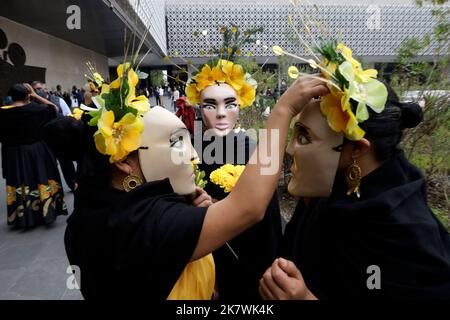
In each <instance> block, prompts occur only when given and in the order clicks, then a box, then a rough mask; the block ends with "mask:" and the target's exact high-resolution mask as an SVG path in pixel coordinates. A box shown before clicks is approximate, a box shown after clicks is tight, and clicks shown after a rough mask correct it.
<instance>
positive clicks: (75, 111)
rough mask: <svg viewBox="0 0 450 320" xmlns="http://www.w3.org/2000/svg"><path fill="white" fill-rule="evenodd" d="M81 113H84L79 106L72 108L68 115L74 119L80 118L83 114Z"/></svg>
mask: <svg viewBox="0 0 450 320" xmlns="http://www.w3.org/2000/svg"><path fill="white" fill-rule="evenodd" d="M83 113H84V111H83V110H81V109H80V108H74V109H73V110H72V114H71V115H70V116H71V117H73V118H75V119H77V120H80V119H81V117H82V116H83Z"/></svg>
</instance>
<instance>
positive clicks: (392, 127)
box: [360, 83, 423, 161]
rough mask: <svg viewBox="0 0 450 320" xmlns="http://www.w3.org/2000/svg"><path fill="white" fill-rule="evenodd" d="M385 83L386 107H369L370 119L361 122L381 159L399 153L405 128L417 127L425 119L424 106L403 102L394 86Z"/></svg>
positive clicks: (367, 137) (377, 155)
mask: <svg viewBox="0 0 450 320" xmlns="http://www.w3.org/2000/svg"><path fill="white" fill-rule="evenodd" d="M385 85H386V88H387V90H388V100H387V102H386V107H385V109H384V110H383V112H381V113H376V112H374V111H373V110H372V109H370V108H368V110H369V119H368V120H366V121H365V122H363V123H361V124H360V127H361V129H363V130H364V131H365V132H366V135H365V138H366V139H367V140H369V141H370V142H371V143H372V144H373V146H374V149H375V154H376V157H377V158H378V160H380V161H383V160H386V159H389V158H391V157H392V156H393V155H394V154H395V153H397V152H398V151H399V150H400V148H399V143H400V141H401V139H402V135H403V130H404V129H406V128H414V127H416V126H417V125H418V124H419V123H420V122H421V121H422V119H423V112H422V108H421V107H420V106H419V105H418V104H417V103H401V102H400V100H399V98H398V96H397V94H396V93H395V91H394V90H393V89H392V87H391V86H390V85H388V84H387V83H385Z"/></svg>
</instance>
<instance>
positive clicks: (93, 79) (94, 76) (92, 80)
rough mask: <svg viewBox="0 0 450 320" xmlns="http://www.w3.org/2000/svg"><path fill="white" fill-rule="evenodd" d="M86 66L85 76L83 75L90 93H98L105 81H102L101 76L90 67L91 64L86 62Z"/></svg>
mask: <svg viewBox="0 0 450 320" xmlns="http://www.w3.org/2000/svg"><path fill="white" fill-rule="evenodd" d="M86 66H87V74H85V75H84V76H85V78H86V79H87V80H88V84H89V89H90V90H91V92H95V93H98V92H100V89H101V87H102V85H103V83H105V80H104V79H103V77H102V76H101V74H100V73H98V72H97V71H96V70H95V68H94V67H93V66H92V63H90V62H87V63H86Z"/></svg>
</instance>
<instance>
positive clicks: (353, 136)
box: [272, 2, 388, 140]
mask: <svg viewBox="0 0 450 320" xmlns="http://www.w3.org/2000/svg"><path fill="white" fill-rule="evenodd" d="M291 3H292V4H293V5H294V6H295V7H298V9H299V10H298V14H299V15H300V19H301V27H302V30H303V31H304V32H305V33H306V34H307V35H308V36H310V37H311V40H312V42H313V43H314V44H315V46H314V47H315V48H314V49H312V48H311V47H310V46H309V45H308V43H307V42H306V41H305V40H304V39H303V37H302V35H301V32H300V31H299V30H297V29H296V28H295V27H294V21H293V17H292V16H291V15H289V16H288V24H289V26H290V27H291V28H292V29H293V31H294V32H295V34H296V35H297V37H298V38H299V40H300V43H302V44H303V46H304V47H305V48H306V50H307V52H308V53H309V54H310V55H311V56H312V57H314V59H304V58H302V57H299V56H297V55H295V54H291V53H288V52H285V51H284V50H283V49H282V48H280V47H279V46H274V47H273V48H272V49H273V51H274V52H275V54H276V55H279V56H281V55H287V56H290V57H293V58H295V59H297V60H300V61H302V62H306V63H307V64H309V66H311V67H312V68H313V69H318V70H320V71H321V73H322V76H323V77H316V76H313V75H310V74H305V73H301V72H299V70H298V69H297V67H295V66H291V67H290V68H289V69H288V74H289V76H290V77H291V78H293V79H296V78H298V77H299V76H300V75H302V76H305V77H310V78H316V79H320V80H322V81H324V82H326V83H327V85H328V88H329V89H330V94H328V95H326V96H324V97H322V100H321V105H320V106H321V111H322V113H323V115H324V116H325V117H326V118H327V121H328V124H329V126H330V128H331V129H333V130H334V131H335V132H342V133H343V134H344V135H345V137H346V138H347V139H349V140H361V139H362V138H363V137H364V135H365V132H364V130H362V129H361V128H360V127H359V124H360V123H362V122H364V121H366V120H367V119H369V111H368V109H367V107H369V108H370V109H372V110H373V111H374V112H376V113H381V112H382V111H383V110H384V108H385V105H386V101H387V97H388V91H387V88H386V86H385V85H384V84H383V83H382V82H380V81H378V80H377V79H376V78H377V75H378V72H377V70H375V69H368V70H364V69H363V67H362V65H361V63H360V62H359V61H358V60H356V59H355V58H353V53H352V50H351V49H350V48H348V47H346V46H345V45H344V44H343V43H342V42H338V41H336V40H331V41H326V40H323V38H322V37H321V40H322V41H321V43H320V44H319V41H316V40H315V39H314V35H313V33H312V32H311V29H310V28H309V26H308V25H306V23H305V21H309V22H310V23H312V24H315V25H317V26H318V29H319V31H320V32H322V33H324V34H326V35H330V34H331V32H329V31H328V30H326V28H325V27H324V25H323V24H322V23H320V22H318V21H315V20H314V18H312V17H308V16H307V15H306V13H305V12H304V10H303V9H302V8H301V5H299V4H298V3H297V2H291ZM324 31H325V32H324ZM319 56H320V57H319Z"/></svg>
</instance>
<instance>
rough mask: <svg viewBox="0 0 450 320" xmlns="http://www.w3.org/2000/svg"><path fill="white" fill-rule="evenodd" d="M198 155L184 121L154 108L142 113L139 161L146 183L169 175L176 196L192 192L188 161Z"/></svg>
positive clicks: (192, 185) (168, 112) (190, 170)
mask: <svg viewBox="0 0 450 320" xmlns="http://www.w3.org/2000/svg"><path fill="white" fill-rule="evenodd" d="M197 158H198V155H197V153H196V151H195V149H194V147H193V146H192V144H191V136H190V134H189V131H188V130H187V129H186V126H185V125H184V123H183V122H182V121H181V120H180V119H178V118H177V117H176V116H175V115H174V114H172V113H171V112H170V111H168V110H166V109H164V108H161V107H154V108H152V109H151V110H150V111H149V112H147V113H146V114H145V115H144V132H143V133H142V140H141V149H140V150H139V161H140V165H141V170H142V173H143V174H144V177H145V180H146V181H147V182H151V181H157V180H162V179H165V178H169V180H170V183H171V185H172V187H173V189H174V191H175V192H176V193H178V194H180V195H188V194H191V193H193V192H195V175H194V170H193V166H192V160H193V159H197Z"/></svg>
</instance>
